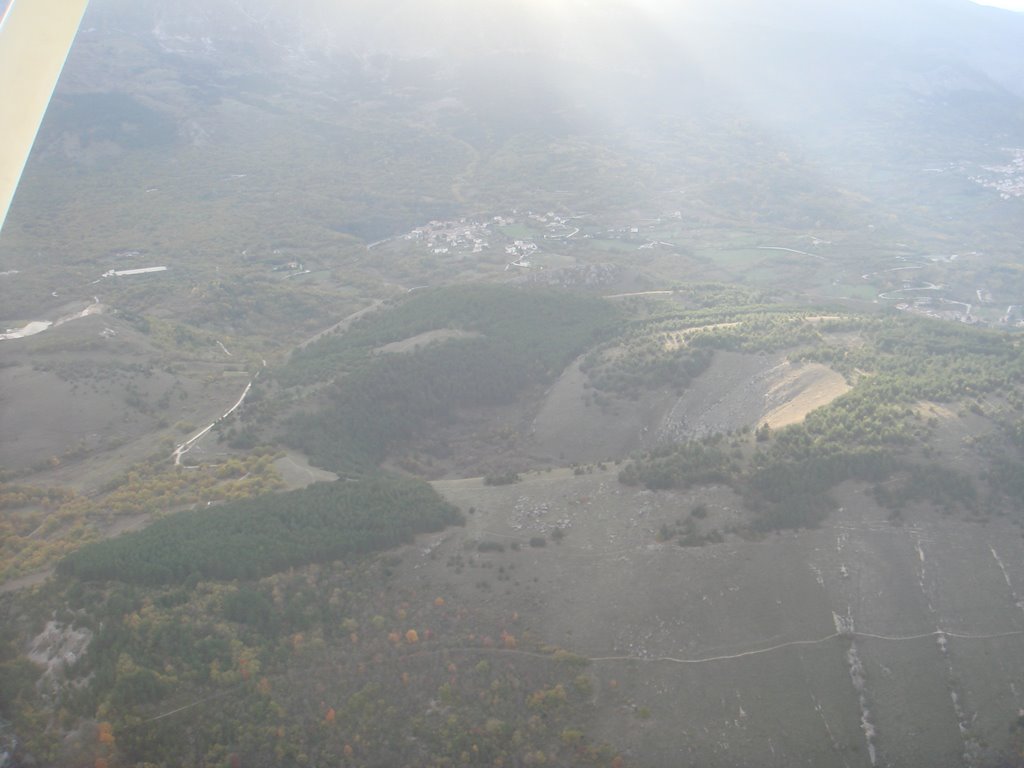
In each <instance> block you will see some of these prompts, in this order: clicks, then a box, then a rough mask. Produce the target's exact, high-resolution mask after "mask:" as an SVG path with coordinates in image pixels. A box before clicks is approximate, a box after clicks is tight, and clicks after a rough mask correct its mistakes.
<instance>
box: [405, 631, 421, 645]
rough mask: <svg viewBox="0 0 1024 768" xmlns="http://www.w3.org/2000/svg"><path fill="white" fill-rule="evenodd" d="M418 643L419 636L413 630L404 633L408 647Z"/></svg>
mask: <svg viewBox="0 0 1024 768" xmlns="http://www.w3.org/2000/svg"><path fill="white" fill-rule="evenodd" d="M419 641H420V635H419V633H418V632H417V631H416V630H415V629H410V630H409V631H408V632H406V633H405V642H407V643H408V644H409V645H415V644H416V643H418V642H419Z"/></svg>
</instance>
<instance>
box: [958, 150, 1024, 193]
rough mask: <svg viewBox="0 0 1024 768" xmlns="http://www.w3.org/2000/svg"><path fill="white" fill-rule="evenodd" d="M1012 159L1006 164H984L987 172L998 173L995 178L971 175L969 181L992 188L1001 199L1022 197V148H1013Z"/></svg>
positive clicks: (1023, 159) (1023, 191)
mask: <svg viewBox="0 0 1024 768" xmlns="http://www.w3.org/2000/svg"><path fill="white" fill-rule="evenodd" d="M1011 151H1012V152H1013V159H1012V160H1011V161H1010V162H1009V163H1008V164H1006V165H986V166H983V168H984V169H985V170H986V171H988V172H989V173H994V174H998V176H997V177H995V178H987V177H984V176H972V177H971V181H973V182H974V183H976V184H980V185H981V186H983V187H985V188H986V189H994V190H996V191H997V192H998V193H999V196H1000V197H1001V198H1003V200H1010V199H1012V198H1015V197H1024V149H1014V150H1011Z"/></svg>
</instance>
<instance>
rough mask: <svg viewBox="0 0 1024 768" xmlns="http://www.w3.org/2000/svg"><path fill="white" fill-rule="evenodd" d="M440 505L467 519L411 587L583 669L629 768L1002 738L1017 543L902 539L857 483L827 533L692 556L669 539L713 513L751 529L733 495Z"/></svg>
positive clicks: (960, 754)
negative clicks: (515, 626)
mask: <svg viewBox="0 0 1024 768" xmlns="http://www.w3.org/2000/svg"><path fill="white" fill-rule="evenodd" d="M435 487H436V488H437V489H438V490H440V491H441V492H442V493H443V494H444V495H445V497H446V498H448V499H449V500H450V501H452V502H454V503H456V504H458V505H460V506H461V507H462V508H463V509H468V508H473V509H474V510H475V512H474V514H472V515H470V516H469V522H468V524H467V526H466V527H465V528H464V529H460V530H457V531H450V532H447V533H443V534H436V535H432V536H430V537H426V538H424V539H423V540H422V541H421V542H420V543H419V544H418V545H417V547H412V548H407V549H406V550H405V552H404V553H403V557H402V566H401V570H400V577H399V578H400V581H401V583H403V584H405V585H407V586H408V587H409V588H413V587H415V588H417V589H421V590H422V589H424V588H426V587H427V585H429V588H430V589H433V590H435V591H438V592H440V593H443V594H445V595H447V596H448V599H449V600H451V601H454V602H457V603H458V604H459V605H461V606H464V607H465V608H466V610H467V611H469V613H470V614H471V615H474V616H487V617H497V616H501V615H505V616H507V615H511V614H513V613H515V614H518V616H519V617H520V625H521V626H523V627H524V628H526V630H527V631H528V632H529V633H530V634H531V635H532V636H536V637H539V638H543V639H544V640H545V641H547V642H552V643H557V644H559V645H561V646H563V647H565V648H566V649H568V650H570V651H572V652H573V653H577V654H580V655H582V656H585V657H587V658H588V659H590V660H591V663H590V673H589V674H590V675H591V676H592V677H593V678H594V680H595V690H594V700H595V702H596V706H597V709H598V713H599V714H598V718H599V723H600V724H599V730H600V731H601V732H602V734H604V735H605V736H606V737H609V738H611V739H612V741H613V743H615V744H616V745H617V746H618V747H619V748H620V749H622V750H623V751H624V754H626V755H628V756H629V760H630V764H631V765H638V766H652V767H653V766H663V765H666V764H668V763H673V764H678V763H679V762H680V761H682V763H683V764H691V765H706V766H719V765H721V766H726V765H767V766H790V765H795V764H811V765H820V766H870V765H886V764H890V765H934V766H951V767H952V766H961V765H964V764H984V763H982V762H979V761H982V760H983V759H984V756H985V754H986V753H989V752H990V751H992V750H995V749H997V748H1002V747H1005V746H1006V743H1007V740H1008V739H1009V738H1010V735H1011V729H1010V726H1011V725H1012V724H1013V723H1014V722H1015V721H1016V718H1017V714H1018V709H1019V708H1020V706H1021V692H1022V691H1024V676H1022V673H1021V670H1022V669H1024V613H1022V611H1021V609H1020V607H1019V605H1018V603H1019V598H1018V597H1017V592H1016V590H1018V589H1020V588H1021V585H1024V569H1022V567H1021V563H1022V562H1024V543H1022V540H1021V537H1020V535H1019V532H1018V531H1017V529H1016V528H1008V527H1007V526H1006V525H1005V524H1004V523H1002V522H998V521H996V522H993V523H991V524H989V525H987V526H982V525H979V524H976V523H963V522H958V521H954V520H950V519H943V518H942V517H941V516H937V515H935V514H934V513H931V512H927V511H922V512H920V513H918V514H914V515H913V516H912V517H911V518H909V519H908V520H907V521H906V523H905V524H904V525H903V526H901V527H893V526H892V525H890V524H889V523H888V522H886V520H885V515H884V513H883V511H882V510H880V509H878V507H876V506H875V505H874V504H873V502H871V501H870V500H869V498H868V497H866V496H865V494H864V489H863V487H860V486H858V485H856V484H847V485H844V486H843V487H842V489H841V491H840V494H839V500H840V502H841V507H840V508H839V509H838V510H837V511H836V512H835V513H834V514H833V516H832V518H831V519H830V520H829V522H828V523H827V524H825V525H824V526H822V527H821V528H820V529H818V530H811V531H801V532H797V533H786V534H783V535H772V536H770V537H768V538H767V539H764V540H760V541H746V540H743V539H741V538H738V537H735V536H732V535H729V534H726V536H725V540H724V541H723V542H722V543H720V544H714V545H706V546H704V547H698V548H692V547H680V546H678V545H676V544H661V543H659V542H658V541H657V532H658V529H659V526H660V525H661V524H662V523H665V522H671V521H674V520H676V519H678V518H681V517H682V518H685V517H687V516H688V515H689V514H690V511H691V510H692V509H693V508H694V506H696V505H698V504H703V505H705V506H706V508H707V511H708V513H707V516H706V517H705V518H703V519H701V520H700V521H699V524H700V526H701V527H702V528H704V527H717V528H721V529H722V530H727V529H728V527H729V526H730V525H732V524H735V523H736V522H738V521H739V520H740V519H741V518H742V517H743V515H744V514H745V513H744V511H743V510H742V507H741V504H740V502H739V500H738V499H737V498H736V497H735V496H734V495H733V494H732V493H731V492H730V491H728V490H726V489H723V488H715V487H711V488H702V489H699V490H695V491H692V492H687V493H680V492H661V493H651V492H647V491H637V490H635V489H628V488H625V487H623V486H620V485H619V484H618V482H617V481H616V480H615V473H614V471H613V470H609V471H606V472H600V471H598V472H595V473H594V474H588V475H583V476H578V475H572V474H571V473H569V472H567V471H558V470H556V471H553V472H547V473H544V472H542V473H537V474H529V475H526V476H524V478H523V480H522V482H520V483H517V484H514V485H511V486H504V487H497V488H496V487H486V486H484V485H483V483H482V482H481V481H480V480H478V479H477V480H473V479H467V480H458V481H444V482H439V483H436V484H435ZM556 530H560V531H562V532H563V533H562V534H555V533H554V532H555V531H556ZM1008 534H1009V535H1008ZM540 538H543V539H544V540H545V546H535V545H536V544H537V542H538V540H539V539H540ZM531 540H532V541H533V543H534V546H531ZM481 544H485V546H481ZM495 545H500V547H498V546H495Z"/></svg>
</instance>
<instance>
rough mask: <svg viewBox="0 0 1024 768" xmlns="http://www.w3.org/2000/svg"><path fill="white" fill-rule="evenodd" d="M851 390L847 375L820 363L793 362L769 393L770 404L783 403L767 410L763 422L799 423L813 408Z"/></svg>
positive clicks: (766, 398)
mask: <svg viewBox="0 0 1024 768" xmlns="http://www.w3.org/2000/svg"><path fill="white" fill-rule="evenodd" d="M849 391H850V385H849V384H847V383H846V379H844V378H843V377H842V376H841V375H840V374H838V373H836V372H835V371H833V370H832V369H831V368H828V367H826V366H824V365H821V364H820V363H804V364H800V365H790V366H788V370H786V371H785V373H783V374H782V375H781V376H780V378H779V379H778V380H777V381H775V382H773V383H772V386H771V388H770V389H769V390H768V392H767V393H766V395H765V400H766V405H768V406H769V407H771V405H772V404H774V403H779V405H776V406H775V407H773V408H771V410H769V411H767V412H766V413H765V415H764V417H763V418H762V419H761V423H767V424H768V425H769V426H770V427H771V428H772V429H777V428H779V427H785V426H787V425H789V424H798V423H799V422H801V421H803V420H804V419H805V418H806V416H807V414H809V413H810V412H811V411H813V410H815V409H817V408H821V407H822V406H823V405H828V404H829V403H831V402H832V401H833V400H835V399H836V398H837V397H839V396H840V395H843V394H846V393H847V392H849Z"/></svg>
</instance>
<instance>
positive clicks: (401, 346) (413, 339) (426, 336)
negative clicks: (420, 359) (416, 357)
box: [376, 328, 483, 354]
mask: <svg viewBox="0 0 1024 768" xmlns="http://www.w3.org/2000/svg"><path fill="white" fill-rule="evenodd" d="M482 335H483V334H480V333H476V332H474V331H460V330H457V329H455V328H439V329H437V330H434V331H425V332H424V333H419V334H416V335H415V336H410V337H409V338H408V339H402V340H401V341H393V342H391V343H390V344H385V345H384V346H382V347H378V348H377V350H376V351H377V352H379V353H384V354H388V353H400V352H413V351H415V350H417V349H419V348H420V347H425V346H427V345H428V344H436V343H438V342H441V341H448V340H450V339H478V338H480V337H481V336H482Z"/></svg>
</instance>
